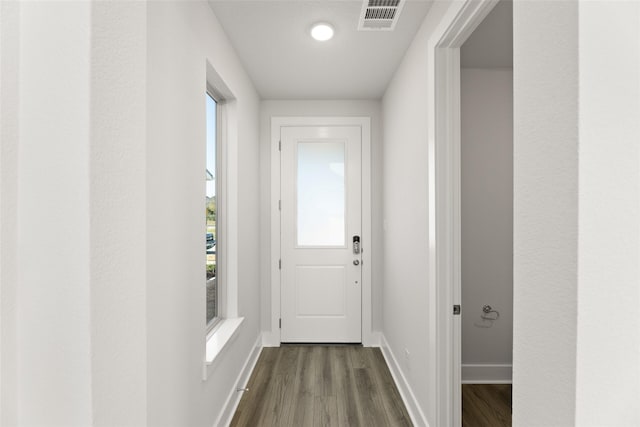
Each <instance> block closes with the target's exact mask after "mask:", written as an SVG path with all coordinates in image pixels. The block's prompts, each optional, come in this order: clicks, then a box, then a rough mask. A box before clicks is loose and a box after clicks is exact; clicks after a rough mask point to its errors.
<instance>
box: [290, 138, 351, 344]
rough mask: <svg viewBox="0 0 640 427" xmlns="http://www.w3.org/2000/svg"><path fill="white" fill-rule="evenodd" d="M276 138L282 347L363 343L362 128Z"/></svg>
mask: <svg viewBox="0 0 640 427" xmlns="http://www.w3.org/2000/svg"><path fill="white" fill-rule="evenodd" d="M280 132H281V134H280V137H281V144H282V146H281V165H282V169H281V181H280V186H281V188H280V189H281V198H282V204H281V221H282V223H281V230H282V236H281V258H282V272H281V280H282V282H281V321H282V323H281V341H282V342H361V340H362V335H361V329H362V328H361V310H362V293H361V289H362V271H361V270H362V267H361V265H362V258H361V253H360V250H359V247H360V243H359V242H360V237H361V222H362V219H361V217H362V215H361V211H362V206H361V205H362V198H361V192H362V190H361V180H362V176H361V158H362V154H361V150H362V141H361V139H362V133H361V128H360V127H359V126H300V127H293V126H292V127H282V128H281V130H280ZM356 241H357V242H358V243H357V244H354V242H356Z"/></svg>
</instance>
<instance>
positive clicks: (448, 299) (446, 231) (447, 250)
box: [428, 0, 499, 427]
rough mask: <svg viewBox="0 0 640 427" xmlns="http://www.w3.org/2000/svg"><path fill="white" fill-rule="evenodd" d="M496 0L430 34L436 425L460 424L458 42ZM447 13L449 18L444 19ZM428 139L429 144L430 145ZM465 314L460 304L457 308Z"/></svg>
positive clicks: (479, 2)
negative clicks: (432, 36)
mask: <svg viewBox="0 0 640 427" xmlns="http://www.w3.org/2000/svg"><path fill="white" fill-rule="evenodd" d="M498 1H499V0H466V1H465V2H464V4H462V6H460V7H459V8H458V9H457V10H453V11H451V14H450V15H449V14H448V15H447V16H446V17H445V19H443V21H442V23H443V26H442V27H441V28H442V30H441V32H439V33H438V34H436V35H435V36H434V38H433V39H432V40H434V42H433V44H430V45H429V49H430V50H431V49H433V50H432V52H430V53H432V54H433V58H434V68H433V86H432V87H433V90H434V94H435V96H434V97H433V98H432V99H433V104H432V105H431V106H430V107H431V108H430V109H429V123H433V124H434V126H433V127H432V128H433V130H430V134H429V141H430V147H429V153H430V155H432V156H433V159H434V160H433V163H432V165H433V166H434V167H433V168H430V170H432V171H433V172H431V173H432V175H431V176H430V178H433V180H432V182H434V185H429V196H428V197H429V200H431V201H435V203H434V204H435V212H434V213H435V215H430V222H431V224H430V227H431V226H433V227H434V228H435V233H430V237H429V239H430V242H429V246H430V247H432V248H435V251H433V252H431V253H430V256H431V257H432V259H430V265H435V266H436V268H435V274H430V276H429V281H430V282H431V283H430V286H429V287H430V289H433V290H434V291H435V300H436V301H435V304H436V307H435V311H436V317H435V320H436V325H435V333H436V355H435V356H436V364H435V368H436V369H435V376H436V389H437V392H436V396H437V397H436V423H435V424H436V425H439V426H454V427H459V426H461V425H462V390H461V365H462V351H461V350H462V342H461V341H462V327H461V325H462V323H461V319H460V317H461V316H454V315H453V305H454V304H461V296H462V289H461V240H460V238H461V232H460V230H461V206H460V192H461V187H460V185H461V177H460V127H461V121H460V47H461V46H462V45H463V44H464V42H465V41H466V40H467V38H469V36H470V35H471V33H473V31H474V30H475V29H476V28H477V27H478V25H480V23H481V22H482V21H483V20H484V18H485V17H486V16H487V15H488V14H489V12H491V10H492V9H493V8H494V7H495V6H496V4H497V3H498ZM447 18H448V19H447ZM431 141H433V145H431ZM462 310H463V313H464V307H462Z"/></svg>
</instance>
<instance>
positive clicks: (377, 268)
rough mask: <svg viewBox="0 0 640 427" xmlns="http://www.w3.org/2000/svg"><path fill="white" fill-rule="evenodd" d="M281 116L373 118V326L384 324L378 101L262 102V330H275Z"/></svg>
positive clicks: (380, 139)
mask: <svg viewBox="0 0 640 427" xmlns="http://www.w3.org/2000/svg"><path fill="white" fill-rule="evenodd" d="M277 116H337V117H340V116H365V117H371V170H372V182H371V191H372V194H371V205H372V212H371V224H372V227H371V228H372V234H373V235H372V242H371V245H370V249H371V251H372V255H371V256H372V260H373V268H372V328H373V330H374V331H379V330H380V328H381V326H382V309H381V307H382V254H383V252H384V247H383V245H382V233H381V230H382V214H381V211H382V180H383V177H382V173H381V171H382V117H381V103H380V101H377V100H357V101H349V100H340V101H274V100H271V101H262V103H261V107H260V144H261V145H260V146H261V151H260V176H261V183H260V197H261V203H260V212H261V214H260V246H261V255H262V258H261V266H260V278H261V300H262V302H261V311H262V329H263V330H264V331H267V332H273V331H274V328H277V327H278V325H272V324H271V313H272V310H271V269H270V266H271V264H270V262H271V233H270V229H271V210H270V205H271V151H270V146H271V117H277Z"/></svg>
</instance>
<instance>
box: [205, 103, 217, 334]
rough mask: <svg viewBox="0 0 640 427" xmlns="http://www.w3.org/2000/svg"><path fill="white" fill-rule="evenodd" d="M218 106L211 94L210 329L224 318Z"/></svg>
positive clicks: (208, 195)
mask: <svg viewBox="0 0 640 427" xmlns="http://www.w3.org/2000/svg"><path fill="white" fill-rule="evenodd" d="M218 130H219V129H218V103H217V102H216V100H215V99H214V98H213V96H212V95H211V94H210V93H208V92H207V150H206V157H207V161H206V167H207V171H206V180H207V182H206V213H205V216H206V221H205V222H206V251H207V255H206V271H207V276H206V277H207V281H206V287H207V290H206V295H207V297H206V298H207V319H206V322H207V329H209V330H210V329H211V328H213V327H214V325H215V324H216V323H217V321H218V320H219V319H220V310H219V306H220V290H219V286H218V277H219V271H218V265H219V264H218V262H217V261H218V259H217V257H218V254H217V251H216V248H217V247H218V246H219V245H218V236H219V234H218V203H217V202H218V200H219V199H218V197H217V196H218V195H219V194H220V192H219V191H218V184H219V180H218V179H216V178H217V177H218V163H217V161H218V157H219V156H218Z"/></svg>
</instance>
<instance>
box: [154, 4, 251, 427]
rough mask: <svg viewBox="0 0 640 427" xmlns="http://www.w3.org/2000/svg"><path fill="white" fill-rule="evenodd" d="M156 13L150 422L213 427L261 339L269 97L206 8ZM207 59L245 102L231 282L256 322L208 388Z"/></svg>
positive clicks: (238, 111) (240, 105) (235, 146)
mask: <svg viewBox="0 0 640 427" xmlns="http://www.w3.org/2000/svg"><path fill="white" fill-rule="evenodd" d="M148 8H149V13H148V16H147V20H148V32H147V36H148V44H149V50H148V57H147V68H148V86H147V88H148V92H147V102H148V110H147V126H148V128H147V129H148V138H147V141H148V143H147V153H148V157H147V199H146V202H147V213H148V215H147V245H148V262H147V266H148V267H147V284H148V287H147V295H148V297H147V312H148V313H147V314H148V323H147V352H148V365H147V375H148V382H147V393H148V397H147V400H148V408H147V417H148V423H149V425H153V426H161V425H166V426H176V425H189V426H211V425H212V424H213V423H214V421H215V420H216V419H217V417H218V415H219V413H220V412H221V409H222V407H223V405H224V403H225V401H226V399H227V398H228V397H229V395H231V394H235V388H236V383H235V382H236V379H237V377H238V374H239V372H240V370H241V368H242V366H243V364H244V362H245V360H246V359H247V357H248V355H249V354H250V352H251V350H252V348H253V345H254V344H255V342H256V339H257V338H258V335H259V333H260V303H259V301H260V289H259V277H258V272H259V264H260V255H259V248H260V244H259V229H258V227H259V217H258V215H259V191H258V189H259V187H260V184H259V174H258V172H259V112H258V108H259V99H258V95H257V93H256V91H255V90H254V88H253V85H252V83H251V81H250V80H249V78H248V77H247V74H246V73H245V72H244V70H243V68H242V65H241V64H240V61H239V60H238V58H237V56H236V55H235V53H234V51H233V49H232V48H231V46H230V44H229V42H228V40H227V38H226V36H225V34H224V33H223V31H222V29H221V26H220V24H219V23H218V21H217V20H216V18H215V16H214V15H213V13H212V12H211V10H210V8H209V6H208V5H207V3H206V2H153V3H151V4H149V6H148ZM207 61H209V62H210V64H211V66H212V67H213V68H214V69H215V71H216V72H217V74H218V75H219V76H220V77H221V78H222V79H223V80H224V82H225V83H226V85H227V87H228V88H229V89H230V91H231V92H232V93H233V95H234V97H235V102H234V103H233V106H232V109H233V115H234V116H235V117H236V118H237V127H236V129H235V130H233V129H231V130H232V132H231V133H232V134H235V136H233V135H232V136H231V141H230V142H231V145H230V147H229V149H230V151H231V152H232V153H231V154H230V157H231V158H235V159H236V160H235V163H232V164H230V165H229V173H230V175H229V177H228V181H229V186H230V187H229V188H230V194H229V196H230V199H229V203H234V204H236V205H237V212H238V216H237V218H234V219H230V220H231V221H233V220H235V222H236V224H237V229H236V231H235V232H236V233H237V239H234V241H235V240H237V247H236V248H235V249H234V248H233V247H232V248H230V251H234V252H235V253H231V254H230V256H231V257H233V256H235V257H237V258H238V259H239V260H240V264H239V266H238V268H237V271H236V272H235V274H232V276H234V275H235V277H236V279H235V280H236V281H237V287H238V314H239V315H240V316H244V317H245V322H244V323H243V324H242V326H241V328H240V330H239V332H238V336H237V338H235V339H234V340H233V341H232V342H230V344H229V347H228V348H227V349H225V350H224V351H223V352H222V353H221V354H220V356H219V358H218V359H216V361H215V363H216V365H215V367H214V368H213V372H212V376H211V377H209V379H208V380H207V381H206V382H203V381H202V361H203V358H204V313H205V308H204V304H205V300H204V298H203V296H204V293H203V291H204V286H203V285H204V282H203V280H204V276H203V269H202V267H203V261H204V259H203V255H202V249H201V248H202V245H201V242H202V238H203V237H202V233H203V229H202V227H203V218H202V212H204V197H203V195H204V184H205V183H204V179H203V177H204V169H205V83H206V71H207ZM233 187H236V188H237V191H233V190H232V188H233ZM230 239H232V237H230Z"/></svg>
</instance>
